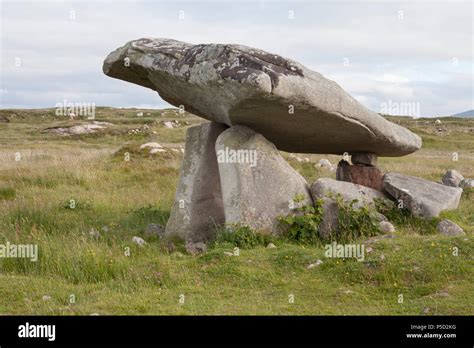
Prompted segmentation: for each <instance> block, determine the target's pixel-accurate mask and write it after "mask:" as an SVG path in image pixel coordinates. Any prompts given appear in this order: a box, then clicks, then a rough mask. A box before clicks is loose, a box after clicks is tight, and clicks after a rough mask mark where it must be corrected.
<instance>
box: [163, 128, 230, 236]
mask: <svg viewBox="0 0 474 348" xmlns="http://www.w3.org/2000/svg"><path fill="white" fill-rule="evenodd" d="M226 128H227V127H226V126H224V125H222V124H219V123H214V122H212V123H207V124H203V125H200V126H195V127H191V128H189V129H188V131H187V133H186V147H185V153H184V160H183V163H182V166H181V170H180V174H179V182H178V188H177V190H176V199H175V202H174V205H173V207H172V209H171V216H170V219H169V220H168V224H167V225H166V235H167V236H178V237H180V238H183V239H185V240H186V241H189V242H207V241H209V240H210V239H212V237H214V232H215V231H216V227H217V226H219V225H222V224H224V222H225V220H224V207H223V204H222V193H221V184H220V179H219V169H218V166H217V159H216V153H215V150H214V145H215V142H216V139H217V137H218V136H219V134H221V133H222V132H223V131H224V130H225V129H226Z"/></svg>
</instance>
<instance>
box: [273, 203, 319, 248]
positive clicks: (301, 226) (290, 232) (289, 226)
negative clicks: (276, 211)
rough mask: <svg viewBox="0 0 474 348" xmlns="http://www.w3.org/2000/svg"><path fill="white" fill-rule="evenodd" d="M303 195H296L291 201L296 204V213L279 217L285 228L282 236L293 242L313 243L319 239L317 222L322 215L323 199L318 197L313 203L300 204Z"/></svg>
mask: <svg viewBox="0 0 474 348" xmlns="http://www.w3.org/2000/svg"><path fill="white" fill-rule="evenodd" d="M304 199H305V197H304V196H300V195H297V196H296V197H295V198H294V199H293V201H294V203H295V204H296V205H297V208H296V209H295V211H296V214H289V215H287V216H282V217H280V218H279V220H280V223H281V225H282V227H283V228H284V229H285V233H284V236H285V237H286V238H287V239H288V240H290V241H293V242H297V243H301V244H315V243H317V242H318V239H319V224H320V223H321V221H322V217H323V200H322V199H318V200H317V201H316V202H315V204H314V206H313V205H302V202H303V201H304Z"/></svg>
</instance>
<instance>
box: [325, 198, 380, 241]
mask: <svg viewBox="0 0 474 348" xmlns="http://www.w3.org/2000/svg"><path fill="white" fill-rule="evenodd" d="M335 201H336V203H337V206H338V217H337V222H338V231H337V239H338V241H340V242H346V241H352V240H354V239H357V238H359V237H372V236H375V235H377V234H380V233H381V230H380V227H379V218H378V216H377V214H376V213H377V212H376V210H375V209H373V208H371V207H368V206H363V207H360V208H357V207H355V205H356V204H357V203H358V200H357V199H354V200H352V201H351V202H346V201H344V199H343V198H342V196H341V195H340V194H338V195H336V197H335ZM333 237H334V236H333Z"/></svg>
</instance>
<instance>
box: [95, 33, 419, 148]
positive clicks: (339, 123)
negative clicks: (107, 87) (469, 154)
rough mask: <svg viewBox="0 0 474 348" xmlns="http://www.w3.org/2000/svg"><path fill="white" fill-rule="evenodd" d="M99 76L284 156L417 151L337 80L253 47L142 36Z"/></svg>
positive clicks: (413, 139) (408, 135)
mask: <svg viewBox="0 0 474 348" xmlns="http://www.w3.org/2000/svg"><path fill="white" fill-rule="evenodd" d="M103 71H104V73H105V74H106V75H108V76H111V77H114V78H118V79H121V80H125V81H129V82H132V83H135V84H138V85H141V86H144V87H147V88H151V89H153V90H155V91H157V92H158V93H159V95H160V96H161V97H162V98H163V99H164V100H166V101H167V102H169V103H171V104H173V105H175V106H184V107H185V109H186V110H187V111H189V112H191V113H194V114H196V115H198V116H201V117H204V118H207V119H209V120H212V121H216V122H220V123H224V124H226V125H227V126H233V125H236V124H239V125H246V126H248V127H249V128H251V129H253V130H254V131H255V132H258V133H261V134H262V135H263V136H264V137H265V138H266V139H268V140H269V141H271V142H272V143H274V144H275V145H276V147H277V148H278V149H280V150H284V151H288V152H298V153H323V154H343V153H345V152H347V153H349V154H354V153H373V154H375V155H379V156H402V155H406V154H409V153H412V152H414V151H416V150H418V149H419V148H420V147H421V138H420V137H418V136H417V135H416V134H414V133H412V132H410V131H409V130H408V129H406V128H403V127H401V126H399V125H396V124H394V123H391V122H389V121H387V120H386V119H385V118H383V117H381V116H380V115H378V114H377V113H375V112H372V111H370V110H368V109H367V108H365V107H364V106H363V105H361V104H360V103H359V102H357V101H356V100H355V99H354V98H352V97H351V96H350V95H349V94H347V93H346V92H345V91H344V90H343V89H342V88H341V87H340V86H339V85H338V84H337V83H335V82H333V81H331V80H329V79H327V78H325V77H324V76H322V75H321V74H319V73H317V72H315V71H312V70H310V69H308V68H306V67H305V66H303V65H301V64H299V63H297V62H295V61H292V60H289V59H286V58H283V57H281V56H279V55H276V54H272V53H268V52H265V51H262V50H260V49H256V48H251V47H247V46H241V45H230V44H200V45H192V44H188V43H184V42H180V41H176V40H170V39H151V38H145V39H139V40H134V41H130V42H128V43H127V44H125V46H123V47H120V48H118V49H117V50H115V51H114V52H112V53H110V54H109V56H108V57H107V58H106V59H105V61H104V65H103Z"/></svg>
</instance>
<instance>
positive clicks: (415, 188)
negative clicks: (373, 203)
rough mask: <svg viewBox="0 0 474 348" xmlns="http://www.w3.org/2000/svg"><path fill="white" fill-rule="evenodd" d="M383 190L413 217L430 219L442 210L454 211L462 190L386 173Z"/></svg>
mask: <svg viewBox="0 0 474 348" xmlns="http://www.w3.org/2000/svg"><path fill="white" fill-rule="evenodd" d="M383 186H384V189H385V190H386V191H387V192H388V193H389V194H390V195H391V196H392V197H393V198H394V199H396V200H397V201H398V202H400V201H401V202H402V204H403V207H404V208H406V209H408V210H409V211H410V212H411V213H412V214H413V215H414V216H418V217H424V218H432V217H436V216H438V215H439V213H441V212H442V211H444V210H453V209H456V208H457V207H458V205H459V200H460V199H461V194H462V189H461V188H458V187H449V186H445V185H441V184H438V183H436V182H433V181H429V180H425V179H421V178H417V177H414V176H408V175H403V174H398V173H387V174H385V176H384V178H383Z"/></svg>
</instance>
